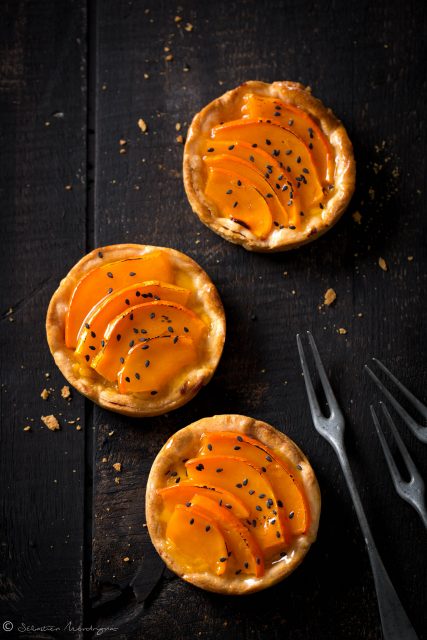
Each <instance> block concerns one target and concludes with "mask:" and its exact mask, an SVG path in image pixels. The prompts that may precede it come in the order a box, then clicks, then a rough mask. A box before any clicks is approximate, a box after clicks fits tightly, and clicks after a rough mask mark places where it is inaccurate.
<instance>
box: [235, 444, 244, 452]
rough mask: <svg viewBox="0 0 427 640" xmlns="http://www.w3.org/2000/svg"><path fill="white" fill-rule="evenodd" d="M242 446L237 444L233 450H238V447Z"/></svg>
mask: <svg viewBox="0 0 427 640" xmlns="http://www.w3.org/2000/svg"><path fill="white" fill-rule="evenodd" d="M241 448H242V447H240V446H239V445H238V444H237V445H236V446H235V447H234V451H239V449H241Z"/></svg>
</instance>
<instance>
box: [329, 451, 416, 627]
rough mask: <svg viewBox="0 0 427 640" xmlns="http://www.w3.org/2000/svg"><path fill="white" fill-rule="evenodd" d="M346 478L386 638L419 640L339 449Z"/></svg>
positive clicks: (344, 456)
mask: <svg viewBox="0 0 427 640" xmlns="http://www.w3.org/2000/svg"><path fill="white" fill-rule="evenodd" d="M336 453H337V455H338V459H339V462H340V464H341V467H342V470H343V473H344V477H345V479H346V482H347V486H348V488H349V491H350V494H351V497H352V500H353V504H354V508H355V510H356V514H357V517H358V519H359V524H360V527H361V529H362V533H363V536H364V538H365V542H366V547H367V549H368V554H369V561H370V563H371V568H372V573H373V575H374V582H375V591H376V593H377V599H378V606H379V610H380V617H381V624H382V629H383V635H384V640H418V636H417V634H416V633H415V630H414V628H413V626H412V624H411V622H410V620H409V618H408V616H407V615H406V613H405V610H404V608H403V606H402V603H401V602H400V600H399V596H398V595H397V593H396V591H395V589H394V587H393V584H392V582H391V580H390V578H389V575H388V573H387V571H386V570H385V567H384V565H383V562H382V560H381V558H380V555H379V553H378V550H377V548H376V546H375V542H374V538H373V536H372V532H371V529H370V527H369V524H368V520H367V519H366V514H365V510H364V509H363V506H362V502H361V500H360V496H359V492H358V490H357V487H356V483H355V481H354V478H353V473H352V471H351V468H350V464H349V461H348V458H347V454H346V452H345V450H344V449H341V448H339V449H336Z"/></svg>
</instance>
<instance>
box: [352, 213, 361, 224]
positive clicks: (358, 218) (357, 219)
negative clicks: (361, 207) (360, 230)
mask: <svg viewBox="0 0 427 640" xmlns="http://www.w3.org/2000/svg"><path fill="white" fill-rule="evenodd" d="M353 220H354V221H355V222H357V224H362V214H361V213H360V211H355V212H354V213H353Z"/></svg>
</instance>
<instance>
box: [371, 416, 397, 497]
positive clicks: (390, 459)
mask: <svg viewBox="0 0 427 640" xmlns="http://www.w3.org/2000/svg"><path fill="white" fill-rule="evenodd" d="M370 409H371V415H372V420H373V421H374V425H375V429H376V431H377V434H378V438H379V439H380V443H381V447H382V450H383V452H384V456H385V459H386V462H387V466H388V468H389V471H390V475H391V478H392V480H393V484H394V486H395V489H396V491H397V492H398V493H400V483H401V481H402V478H401V475H400V472H399V469H398V468H397V466H396V463H395V461H394V458H393V456H392V454H391V451H390V447H389V446H388V443H387V440H386V439H385V437H384V433H383V430H382V429H381V425H380V422H379V420H378V417H377V414H376V413H375V409H374V407H373V405H372V404H371V406H370Z"/></svg>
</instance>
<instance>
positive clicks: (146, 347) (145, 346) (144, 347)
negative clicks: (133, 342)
mask: <svg viewBox="0 0 427 640" xmlns="http://www.w3.org/2000/svg"><path fill="white" fill-rule="evenodd" d="M141 340H146V338H140V341H141ZM149 348H150V347H149V345H148V344H143V345H142V347H141V349H142V350H143V351H145V350H146V349H149Z"/></svg>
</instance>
